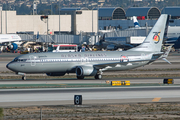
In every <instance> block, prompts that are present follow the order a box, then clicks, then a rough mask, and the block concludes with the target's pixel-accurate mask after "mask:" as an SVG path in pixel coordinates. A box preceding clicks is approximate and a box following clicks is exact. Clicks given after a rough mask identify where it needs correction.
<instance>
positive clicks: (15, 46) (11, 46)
mask: <svg viewBox="0 0 180 120" xmlns="http://www.w3.org/2000/svg"><path fill="white" fill-rule="evenodd" d="M7 47H8V49H10V50H16V49H17V48H18V45H17V44H16V43H12V44H10V45H8V46H7Z"/></svg>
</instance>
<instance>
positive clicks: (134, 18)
mask: <svg viewBox="0 0 180 120" xmlns="http://www.w3.org/2000/svg"><path fill="white" fill-rule="evenodd" d="M133 22H134V27H135V28H138V27H140V25H139V23H138V21H137V19H136V16H133Z"/></svg>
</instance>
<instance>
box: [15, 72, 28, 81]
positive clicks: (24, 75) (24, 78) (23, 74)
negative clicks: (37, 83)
mask: <svg viewBox="0 0 180 120" xmlns="http://www.w3.org/2000/svg"><path fill="white" fill-rule="evenodd" d="M17 74H18V75H21V76H22V80H26V74H25V73H21V72H18V73H17Z"/></svg>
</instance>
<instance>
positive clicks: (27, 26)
mask: <svg viewBox="0 0 180 120" xmlns="http://www.w3.org/2000/svg"><path fill="white" fill-rule="evenodd" d="M178 11H179V12H178ZM161 14H170V15H171V19H170V24H169V25H170V26H180V20H179V18H180V7H166V8H164V9H162V11H161V10H159V9H158V8H157V7H132V8H129V9H128V10H126V11H125V10H124V9H123V8H121V7H113V8H98V9H93V10H88V9H86V8H81V9H80V8H62V9H61V12H60V15H48V16H46V15H17V14H16V11H0V33H1V34H6V33H7V34H8V33H21V32H26V33H33V34H37V33H39V34H41V35H47V34H51V35H53V34H58V33H59V30H60V31H61V33H65V34H71V35H79V34H81V33H97V32H98V30H107V29H112V28H113V29H122V30H123V29H126V28H131V27H133V26H134V24H133V21H132V17H133V16H137V18H138V21H139V24H140V26H141V27H144V26H146V25H147V26H150V27H152V26H154V24H155V23H156V21H157V19H158V18H159V16H160V15H161Z"/></svg>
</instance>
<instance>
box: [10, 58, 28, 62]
mask: <svg viewBox="0 0 180 120" xmlns="http://www.w3.org/2000/svg"><path fill="white" fill-rule="evenodd" d="M26 60H27V59H18V58H15V59H14V60H13V62H25V61H26Z"/></svg>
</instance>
